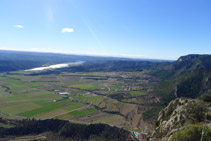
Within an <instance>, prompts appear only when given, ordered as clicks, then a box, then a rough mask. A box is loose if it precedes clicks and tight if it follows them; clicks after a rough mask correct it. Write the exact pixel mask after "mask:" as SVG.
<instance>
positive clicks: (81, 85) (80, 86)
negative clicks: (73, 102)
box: [69, 84, 103, 90]
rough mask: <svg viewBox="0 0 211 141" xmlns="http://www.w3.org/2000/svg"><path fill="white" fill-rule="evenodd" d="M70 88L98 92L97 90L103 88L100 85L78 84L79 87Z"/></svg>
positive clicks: (72, 86)
mask: <svg viewBox="0 0 211 141" xmlns="http://www.w3.org/2000/svg"><path fill="white" fill-rule="evenodd" d="M69 87H71V88H79V89H84V90H96V89H100V88H102V87H103V86H102V85H99V84H92V85H83V84H77V85H70V86H69Z"/></svg>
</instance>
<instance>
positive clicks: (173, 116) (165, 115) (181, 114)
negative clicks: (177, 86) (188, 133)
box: [152, 98, 211, 141]
mask: <svg viewBox="0 0 211 141" xmlns="http://www.w3.org/2000/svg"><path fill="white" fill-rule="evenodd" d="M209 109H211V103H210V102H208V103H207V102H204V101H203V100H201V99H188V98H177V99H175V100H173V101H171V102H170V103H169V105H168V106H167V107H166V108H164V109H163V110H161V111H160V113H159V115H158V119H157V122H156V125H157V127H156V128H155V130H154V132H153V135H152V140H157V139H160V140H161V141H168V139H169V137H170V136H171V135H172V134H173V133H175V132H177V131H180V130H184V128H185V126H186V125H189V124H196V123H203V122H205V121H206V122H211V114H210V112H209Z"/></svg>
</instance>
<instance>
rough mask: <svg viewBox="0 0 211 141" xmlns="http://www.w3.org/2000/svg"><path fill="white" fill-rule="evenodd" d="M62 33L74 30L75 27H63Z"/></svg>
mask: <svg viewBox="0 0 211 141" xmlns="http://www.w3.org/2000/svg"><path fill="white" fill-rule="evenodd" d="M61 32H62V33H65V32H74V29H73V28H62V31H61Z"/></svg>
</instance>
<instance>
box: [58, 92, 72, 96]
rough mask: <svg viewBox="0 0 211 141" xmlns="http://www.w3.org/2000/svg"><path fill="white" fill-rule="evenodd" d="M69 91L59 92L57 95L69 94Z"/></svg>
mask: <svg viewBox="0 0 211 141" xmlns="http://www.w3.org/2000/svg"><path fill="white" fill-rule="evenodd" d="M69 94H70V93H68V92H59V95H69Z"/></svg>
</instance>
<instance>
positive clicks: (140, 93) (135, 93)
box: [130, 91, 147, 96]
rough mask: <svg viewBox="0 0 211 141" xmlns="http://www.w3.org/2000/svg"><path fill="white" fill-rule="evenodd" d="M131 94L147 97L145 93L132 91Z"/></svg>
mask: <svg viewBox="0 0 211 141" xmlns="http://www.w3.org/2000/svg"><path fill="white" fill-rule="evenodd" d="M130 94H131V95H132V96H141V95H147V93H146V92H144V91H130Z"/></svg>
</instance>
